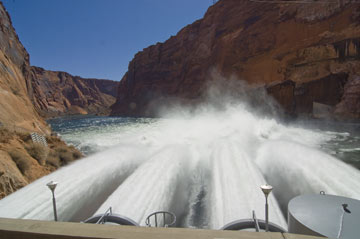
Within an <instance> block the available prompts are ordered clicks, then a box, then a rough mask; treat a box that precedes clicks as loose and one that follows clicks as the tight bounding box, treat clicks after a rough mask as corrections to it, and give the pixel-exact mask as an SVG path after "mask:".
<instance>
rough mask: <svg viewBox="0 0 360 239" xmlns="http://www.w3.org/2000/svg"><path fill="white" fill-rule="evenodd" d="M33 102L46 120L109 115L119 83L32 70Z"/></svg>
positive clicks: (35, 68)
mask: <svg viewBox="0 0 360 239" xmlns="http://www.w3.org/2000/svg"><path fill="white" fill-rule="evenodd" d="M30 78H31V83H32V92H31V96H32V101H33V103H34V106H35V108H36V110H37V111H38V112H39V113H40V114H41V115H42V116H44V117H46V118H48V117H55V116H62V115H71V114H102V115H108V114H109V113H110V106H111V105H112V104H114V103H115V97H116V89H117V86H118V82H116V81H110V80H98V79H84V78H81V77H78V76H72V75H70V74H68V73H66V72H56V71H47V70H44V69H42V68H40V67H31V73H30Z"/></svg>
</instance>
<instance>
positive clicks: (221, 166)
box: [0, 106, 360, 229]
mask: <svg viewBox="0 0 360 239" xmlns="http://www.w3.org/2000/svg"><path fill="white" fill-rule="evenodd" d="M114 127H115V128H116V126H114ZM127 127H128V128H129V129H131V130H130V131H126V132H122V131H121V130H115V128H114V130H111V131H113V132H114V133H113V134H111V132H110V131H109V130H107V131H106V135H107V137H109V138H110V139H108V141H109V142H110V141H111V138H113V139H114V140H113V141H114V142H115V141H116V142H117V146H114V148H113V149H111V150H107V151H105V152H103V153H99V154H96V155H93V156H90V157H88V158H85V159H82V160H80V161H78V162H75V163H73V164H71V165H69V166H67V167H65V168H62V169H60V170H58V171H56V172H54V173H52V174H50V175H48V176H46V177H44V178H42V179H40V180H37V181H36V182H34V183H32V184H30V185H28V186H26V187H25V188H23V189H21V190H19V191H17V192H15V193H13V194H11V195H10V196H8V197H6V198H4V199H3V200H1V201H0V216H1V217H13V218H33V219H45V220H52V218H53V214H52V205H51V192H50V191H49V190H48V189H47V187H46V186H45V185H46V183H47V182H48V181H51V180H54V181H58V182H59V186H58V187H57V188H56V191H55V193H56V198H57V202H58V210H59V218H60V220H80V219H82V220H84V219H86V217H89V216H91V215H92V214H94V213H95V212H96V213H104V212H105V211H106V209H107V208H108V207H110V206H111V207H112V208H113V212H114V213H118V214H121V215H123V216H126V217H128V218H130V219H132V220H134V221H137V222H138V223H140V224H142V225H144V222H145V218H146V216H148V214H150V213H152V212H154V211H157V210H170V211H173V212H175V213H176V215H177V216H178V219H180V222H179V223H178V226H185V227H201V228H213V229H218V228H220V227H222V226H224V224H226V223H229V222H231V221H232V220H238V219H244V218H251V213H252V210H255V211H256V214H257V217H258V218H259V219H264V204H265V198H264V195H263V194H262V192H261V190H260V188H259V187H260V185H262V184H264V183H265V182H266V181H267V182H268V183H270V184H272V185H273V186H274V194H271V196H270V198H269V203H270V221H271V222H273V223H276V224H278V225H280V226H282V227H286V225H285V224H286V223H285V221H284V217H283V216H282V214H281V212H280V209H279V206H278V202H280V205H281V206H283V208H284V205H285V206H286V204H287V201H288V200H289V199H290V198H291V197H293V196H296V195H298V194H301V193H318V192H319V191H320V190H324V191H326V192H327V193H334V194H338V195H343V196H350V197H353V198H357V199H360V192H358V190H357V189H356V188H360V187H359V186H360V185H359V182H360V174H359V171H358V170H356V169H354V168H352V167H350V166H347V165H346V164H344V163H343V162H341V161H339V160H337V159H335V158H333V157H331V156H329V155H328V154H326V153H323V152H321V151H319V150H318V148H319V145H321V144H322V143H323V142H325V141H326V140H329V137H331V136H328V135H326V134H323V133H319V132H314V131H310V130H306V129H302V128H296V127H288V126H284V125H281V124H279V123H277V122H276V121H275V120H273V119H267V118H262V117H258V116H255V115H254V114H252V113H250V112H249V111H248V110H246V109H245V108H244V107H242V106H236V107H228V108H227V109H226V110H222V111H220V112H219V111H216V110H213V111H212V110H209V109H207V110H204V111H202V112H196V113H193V114H183V115H177V116H172V117H171V118H168V119H159V120H156V121H152V122H151V123H150V124H146V125H143V126H141V124H140V125H139V124H136V126H135V125H134V127H133V128H131V127H129V125H127ZM83 133H84V134H86V131H85V132H83ZM83 138H87V136H84V135H83ZM102 143H103V142H102ZM112 143H113V142H112ZM354 185H355V186H354ZM274 196H275V197H274Z"/></svg>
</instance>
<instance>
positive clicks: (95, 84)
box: [0, 2, 118, 199]
mask: <svg viewBox="0 0 360 239" xmlns="http://www.w3.org/2000/svg"><path fill="white" fill-rule="evenodd" d="M117 85H118V82H114V81H108V80H97V79H83V78H80V77H78V76H72V75H70V74H68V73H65V72H54V71H47V70H44V69H42V68H39V67H34V66H30V62H29V54H28V53H27V51H26V50H25V48H24V47H23V45H22V44H21V42H20V40H19V38H18V36H17V34H16V32H15V29H14V28H13V26H12V23H11V20H10V17H9V14H8V13H7V12H6V10H5V8H4V6H3V4H2V3H1V2H0V199H1V198H3V197H5V196H6V195H8V194H10V193H12V192H14V191H16V190H17V189H19V188H21V187H23V186H25V185H27V184H28V183H31V182H32V181H34V180H36V179H37V178H40V177H42V176H44V175H46V174H49V173H50V172H52V171H54V170H56V169H57V168H59V167H61V166H64V165H66V164H68V163H70V162H72V161H73V160H76V159H78V158H80V157H82V154H81V153H80V152H79V151H78V150H77V149H75V148H74V147H71V146H68V145H66V144H65V143H64V142H63V141H62V140H61V139H59V138H57V137H56V136H51V129H50V128H49V126H48V125H47V124H46V122H45V120H44V119H45V118H48V117H54V116H61V115H69V114H108V113H109V106H110V105H111V104H113V103H114V102H115V97H116V89H117ZM31 132H37V133H39V134H41V135H45V137H46V139H47V143H48V146H44V145H41V144H39V143H34V142H33V141H32V139H31V137H30V133H31Z"/></svg>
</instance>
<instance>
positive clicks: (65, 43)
mask: <svg viewBox="0 0 360 239" xmlns="http://www.w3.org/2000/svg"><path fill="white" fill-rule="evenodd" d="M3 3H4V5H5V7H6V9H7V11H8V12H9V14H10V17H11V20H12V23H13V26H14V28H15V30H16V32H17V34H18V36H19V38H20V41H21V43H22V44H23V45H24V46H25V48H26V50H27V51H28V52H29V54H30V63H31V65H35V66H40V67H43V68H45V69H47V70H55V71H66V72H68V73H70V74H72V75H77V76H81V77H85V78H99V79H111V80H117V81H119V80H121V78H122V76H123V75H124V74H125V73H126V71H127V68H128V64H129V62H130V61H131V60H132V58H133V57H134V55H135V54H136V53H137V52H139V51H141V50H142V49H143V48H146V47H148V46H150V45H153V44H156V43H157V42H164V41H166V40H167V39H168V38H169V37H170V36H172V35H176V33H177V32H178V31H179V30H181V29H182V28H183V27H185V26H186V25H188V24H191V23H192V22H194V21H195V20H198V19H200V18H202V17H203V16H204V14H205V12H206V10H207V9H208V7H209V6H211V5H212V4H213V0H181V1H180V0H179V1H176V0H3Z"/></svg>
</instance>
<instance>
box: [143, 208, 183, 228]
mask: <svg viewBox="0 0 360 239" xmlns="http://www.w3.org/2000/svg"><path fill="white" fill-rule="evenodd" d="M158 214H162V218H163V225H162V227H169V226H172V225H174V224H175V222H176V216H175V214H174V213H172V212H168V211H158V212H154V213H151V214H150V215H149V216H147V218H146V220H145V224H146V225H147V226H148V227H151V217H154V218H155V227H161V226H159V224H158ZM166 215H169V216H170V222H169V223H166Z"/></svg>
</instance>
